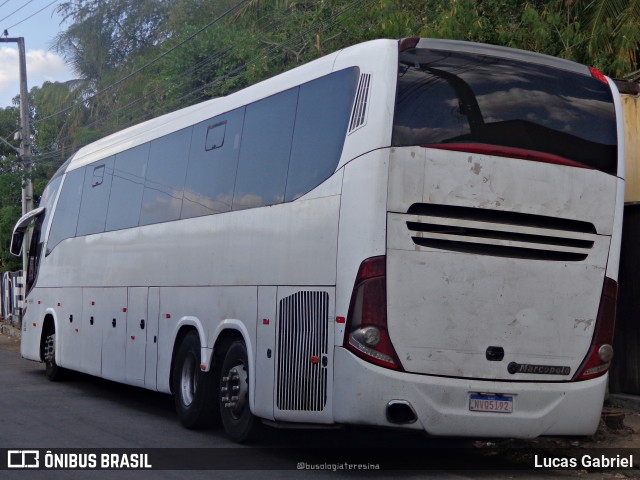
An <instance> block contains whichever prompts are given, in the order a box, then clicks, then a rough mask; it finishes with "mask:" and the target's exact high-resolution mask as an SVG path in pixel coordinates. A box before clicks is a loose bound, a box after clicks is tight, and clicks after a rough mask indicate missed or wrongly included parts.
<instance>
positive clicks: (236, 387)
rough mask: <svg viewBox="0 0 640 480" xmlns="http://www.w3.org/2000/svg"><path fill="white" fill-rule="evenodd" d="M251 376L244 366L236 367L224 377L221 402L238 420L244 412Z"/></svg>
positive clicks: (221, 387)
mask: <svg viewBox="0 0 640 480" xmlns="http://www.w3.org/2000/svg"><path fill="white" fill-rule="evenodd" d="M248 378H249V375H247V370H246V368H245V366H244V365H236V366H235V367H233V368H232V369H230V370H229V372H228V373H227V375H226V376H224V377H222V384H221V386H220V402H221V403H222V406H223V407H224V408H227V409H229V411H230V412H231V416H232V417H233V418H235V419H238V418H239V417H240V416H241V415H242V412H243V411H244V408H245V405H246V400H247V392H248V390H249V382H248Z"/></svg>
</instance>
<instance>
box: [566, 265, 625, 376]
mask: <svg viewBox="0 0 640 480" xmlns="http://www.w3.org/2000/svg"><path fill="white" fill-rule="evenodd" d="M617 298H618V284H617V283H616V282H615V281H614V280H611V279H610V278H608V277H605V278H604V287H603V288H602V296H601V297H600V307H599V308H598V318H597V319H596V327H595V330H594V333H593V339H592V340H591V347H590V348H589V354H588V355H587V357H586V358H585V359H584V361H583V362H582V365H580V368H579V369H578V371H577V372H576V374H575V375H574V377H573V381H574V382H580V381H583V380H591V379H592V378H597V377H600V376H602V375H604V374H605V373H606V372H607V370H609V366H610V365H611V360H612V358H613V332H614V329H615V326H616V301H617Z"/></svg>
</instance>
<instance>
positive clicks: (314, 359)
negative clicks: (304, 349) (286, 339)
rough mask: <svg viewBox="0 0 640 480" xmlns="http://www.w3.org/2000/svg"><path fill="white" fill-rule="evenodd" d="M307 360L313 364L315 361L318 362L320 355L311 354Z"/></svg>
mask: <svg viewBox="0 0 640 480" xmlns="http://www.w3.org/2000/svg"><path fill="white" fill-rule="evenodd" d="M309 361H310V362H311V363H313V364H314V365H315V364H316V363H319V362H320V357H318V356H317V355H312V356H311V357H310V358H309Z"/></svg>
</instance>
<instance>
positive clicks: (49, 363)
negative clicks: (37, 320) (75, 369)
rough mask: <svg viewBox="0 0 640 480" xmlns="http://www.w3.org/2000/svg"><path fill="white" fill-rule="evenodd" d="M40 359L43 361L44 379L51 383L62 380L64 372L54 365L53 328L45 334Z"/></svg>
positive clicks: (54, 337) (54, 334)
mask: <svg viewBox="0 0 640 480" xmlns="http://www.w3.org/2000/svg"><path fill="white" fill-rule="evenodd" d="M42 358H43V360H44V365H45V369H44V374H45V375H46V377H47V378H48V379H49V380H51V381H52V382H59V381H60V380H63V378H64V376H65V373H66V370H65V369H64V368H62V367H59V366H58V364H57V363H56V332H55V330H54V329H53V328H51V329H50V330H49V331H48V332H47V336H46V337H45V339H44V349H43V354H42Z"/></svg>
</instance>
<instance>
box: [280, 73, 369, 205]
mask: <svg viewBox="0 0 640 480" xmlns="http://www.w3.org/2000/svg"><path fill="white" fill-rule="evenodd" d="M358 78H359V69H358V68H357V67H353V68H347V69H344V70H340V71H338V72H335V73H332V74H331V75H327V76H325V77H321V78H318V79H317V80H313V81H311V82H309V83H306V84H304V85H302V86H301V87H300V96H299V98H298V108H297V113H296V124H295V129H294V132H293V145H292V147H291V161H290V163H289V174H288V175H287V189H286V192H285V197H284V200H285V202H290V201H292V200H295V199H296V198H298V197H301V196H302V195H304V194H305V193H307V192H309V191H310V190H312V189H314V188H315V187H317V186H318V185H320V184H321V183H322V182H323V181H325V180H326V179H327V178H329V177H330V176H331V175H332V174H333V172H334V171H335V169H336V166H337V165H338V162H339V161H340V155H342V147H343V146H344V140H345V136H346V134H347V126H348V124H349V115H350V114H351V105H352V104H353V97H354V95H355V91H356V87H357V83H358Z"/></svg>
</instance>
